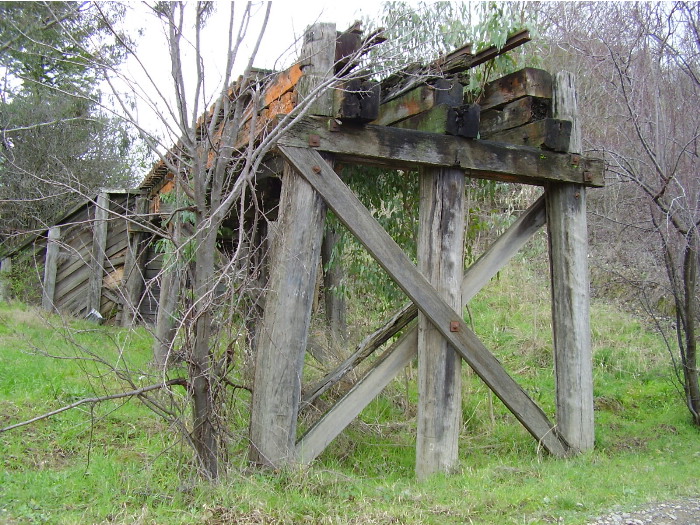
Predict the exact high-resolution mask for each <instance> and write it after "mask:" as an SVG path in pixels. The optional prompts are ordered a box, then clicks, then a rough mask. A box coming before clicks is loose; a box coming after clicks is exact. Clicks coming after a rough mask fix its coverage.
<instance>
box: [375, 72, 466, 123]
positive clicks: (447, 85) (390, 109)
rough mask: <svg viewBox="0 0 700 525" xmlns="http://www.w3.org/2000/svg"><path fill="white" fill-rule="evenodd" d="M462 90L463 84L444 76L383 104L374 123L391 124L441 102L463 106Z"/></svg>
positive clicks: (453, 105)
mask: <svg viewBox="0 0 700 525" xmlns="http://www.w3.org/2000/svg"><path fill="white" fill-rule="evenodd" d="M462 91H463V88H462V84H460V83H459V82H457V81H451V80H447V79H444V78H441V79H438V80H436V81H434V82H433V83H431V84H423V85H420V86H418V87H416V88H414V89H412V90H411V91H408V92H407V93H405V94H403V95H401V96H400V97H397V98H394V99H392V100H390V101H389V102H387V103H385V104H382V105H381V106H380V108H379V116H378V117H377V118H376V120H374V121H373V122H372V124H376V125H378V126H389V125H391V124H394V123H396V122H400V121H401V120H403V119H406V118H408V117H412V116H413V115H417V114H419V113H422V112H423V111H427V110H429V109H431V108H433V107H435V106H438V105H440V104H446V105H448V106H452V107H455V106H461V105H462V99H463V93H462Z"/></svg>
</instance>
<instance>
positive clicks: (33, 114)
mask: <svg viewBox="0 0 700 525" xmlns="http://www.w3.org/2000/svg"><path fill="white" fill-rule="evenodd" d="M123 11H124V8H123V6H120V5H118V4H109V5H103V6H98V4H91V3H78V2H29V3H27V2H2V3H0V50H2V52H0V68H2V70H3V72H4V85H3V89H2V97H1V99H0V130H1V131H0V133H1V135H0V202H2V206H0V223H2V229H0V239H1V238H4V237H7V236H10V235H13V234H15V233H17V232H21V231H26V230H29V229H38V228H42V227H43V226H44V225H46V224H47V223H52V222H53V221H54V220H55V219H56V218H57V217H58V216H60V215H61V214H62V213H63V212H64V211H66V210H67V209H69V208H70V207H71V206H73V205H75V203H76V202H78V201H79V200H81V199H84V198H85V197H86V196H92V195H94V193H95V191H96V190H97V189H98V188H100V187H125V186H130V185H131V184H133V182H134V176H135V173H134V172H135V166H136V165H137V164H138V163H139V162H140V161H141V159H142V158H143V152H142V151H141V152H139V151H138V148H135V145H136V138H135V136H134V135H133V133H132V132H130V131H129V130H128V129H127V128H126V126H125V125H124V124H123V123H122V122H120V121H119V120H117V119H115V118H113V117H111V116H109V115H108V114H106V113H104V112H102V111H101V110H100V106H101V100H100V93H99V90H98V84H99V81H100V74H101V73H100V71H101V68H105V67H110V66H112V65H114V64H115V63H116V62H118V61H119V60H120V59H121V58H122V54H121V53H122V47H121V42H122V41H121V40H118V39H116V38H115V37H114V36H113V35H112V33H111V31H110V30H109V29H108V26H109V25H110V24H111V23H113V22H114V20H115V19H116V18H119V17H121V16H122V15H123Z"/></svg>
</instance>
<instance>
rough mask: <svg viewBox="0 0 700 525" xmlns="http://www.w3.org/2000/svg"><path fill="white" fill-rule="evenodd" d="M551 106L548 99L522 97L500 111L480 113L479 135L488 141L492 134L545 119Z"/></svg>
mask: <svg viewBox="0 0 700 525" xmlns="http://www.w3.org/2000/svg"><path fill="white" fill-rule="evenodd" d="M551 105H552V101H551V100H549V99H544V98H537V97H524V98H521V99H518V100H515V101H513V102H511V103H509V104H506V105H505V106H503V108H502V109H489V110H486V111H482V112H481V123H480V128H479V134H480V136H481V138H482V139H488V138H489V136H490V135H492V134H493V133H498V132H499V131H506V130H509V129H513V128H517V127H518V126H522V125H524V124H529V123H530V122H534V121H535V120H542V119H544V118H547V117H549V116H550V111H551Z"/></svg>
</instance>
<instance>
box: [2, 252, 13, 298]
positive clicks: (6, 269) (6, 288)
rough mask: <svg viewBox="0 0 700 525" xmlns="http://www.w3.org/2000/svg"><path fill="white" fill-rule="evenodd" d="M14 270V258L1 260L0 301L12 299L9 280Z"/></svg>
mask: <svg viewBox="0 0 700 525" xmlns="http://www.w3.org/2000/svg"><path fill="white" fill-rule="evenodd" d="M11 270H12V258H11V257H5V258H4V259H1V260H0V301H9V300H10V299H11V295H12V294H11V292H10V283H9V282H8V281H7V278H9V276H10V271H11Z"/></svg>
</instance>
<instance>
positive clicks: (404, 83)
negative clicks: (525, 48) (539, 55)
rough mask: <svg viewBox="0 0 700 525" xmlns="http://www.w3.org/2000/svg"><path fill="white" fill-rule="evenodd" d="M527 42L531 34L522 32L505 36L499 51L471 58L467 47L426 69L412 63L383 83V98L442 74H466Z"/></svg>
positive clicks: (525, 31)
mask: <svg viewBox="0 0 700 525" xmlns="http://www.w3.org/2000/svg"><path fill="white" fill-rule="evenodd" d="M529 41H530V32H529V31H527V30H523V31H519V32H517V33H514V34H513V35H511V36H510V37H508V39H507V40H506V43H505V44H504V45H503V47H501V48H498V47H496V46H491V47H488V48H486V49H484V50H482V51H479V52H478V53H477V54H476V55H472V54H471V45H470V44H467V45H466V46H463V47H461V48H459V49H457V50H455V51H453V52H452V53H449V54H447V55H445V56H443V57H441V58H438V59H437V60H436V61H434V62H432V63H431V64H429V65H427V66H424V65H421V64H411V65H410V66H408V67H407V68H405V69H404V70H402V71H400V72H398V73H396V74H394V75H391V76H390V77H389V78H387V79H386V80H385V81H384V82H382V94H383V99H384V100H386V101H388V100H391V99H393V98H395V97H399V96H401V95H403V94H404V93H405V92H407V91H408V90H410V89H413V88H414V87H415V86H417V85H419V84H420V83H422V82H425V80H426V79H430V78H440V77H442V76H443V75H445V74H455V73H461V72H464V71H467V70H468V69H471V68H473V67H476V66H478V65H479V64H483V63H484V62H488V61H489V60H491V59H493V58H496V57H497V56H500V55H502V54H504V53H507V52H508V51H510V50H511V49H515V48H516V47H519V46H521V45H523V44H525V43H527V42H529Z"/></svg>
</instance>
